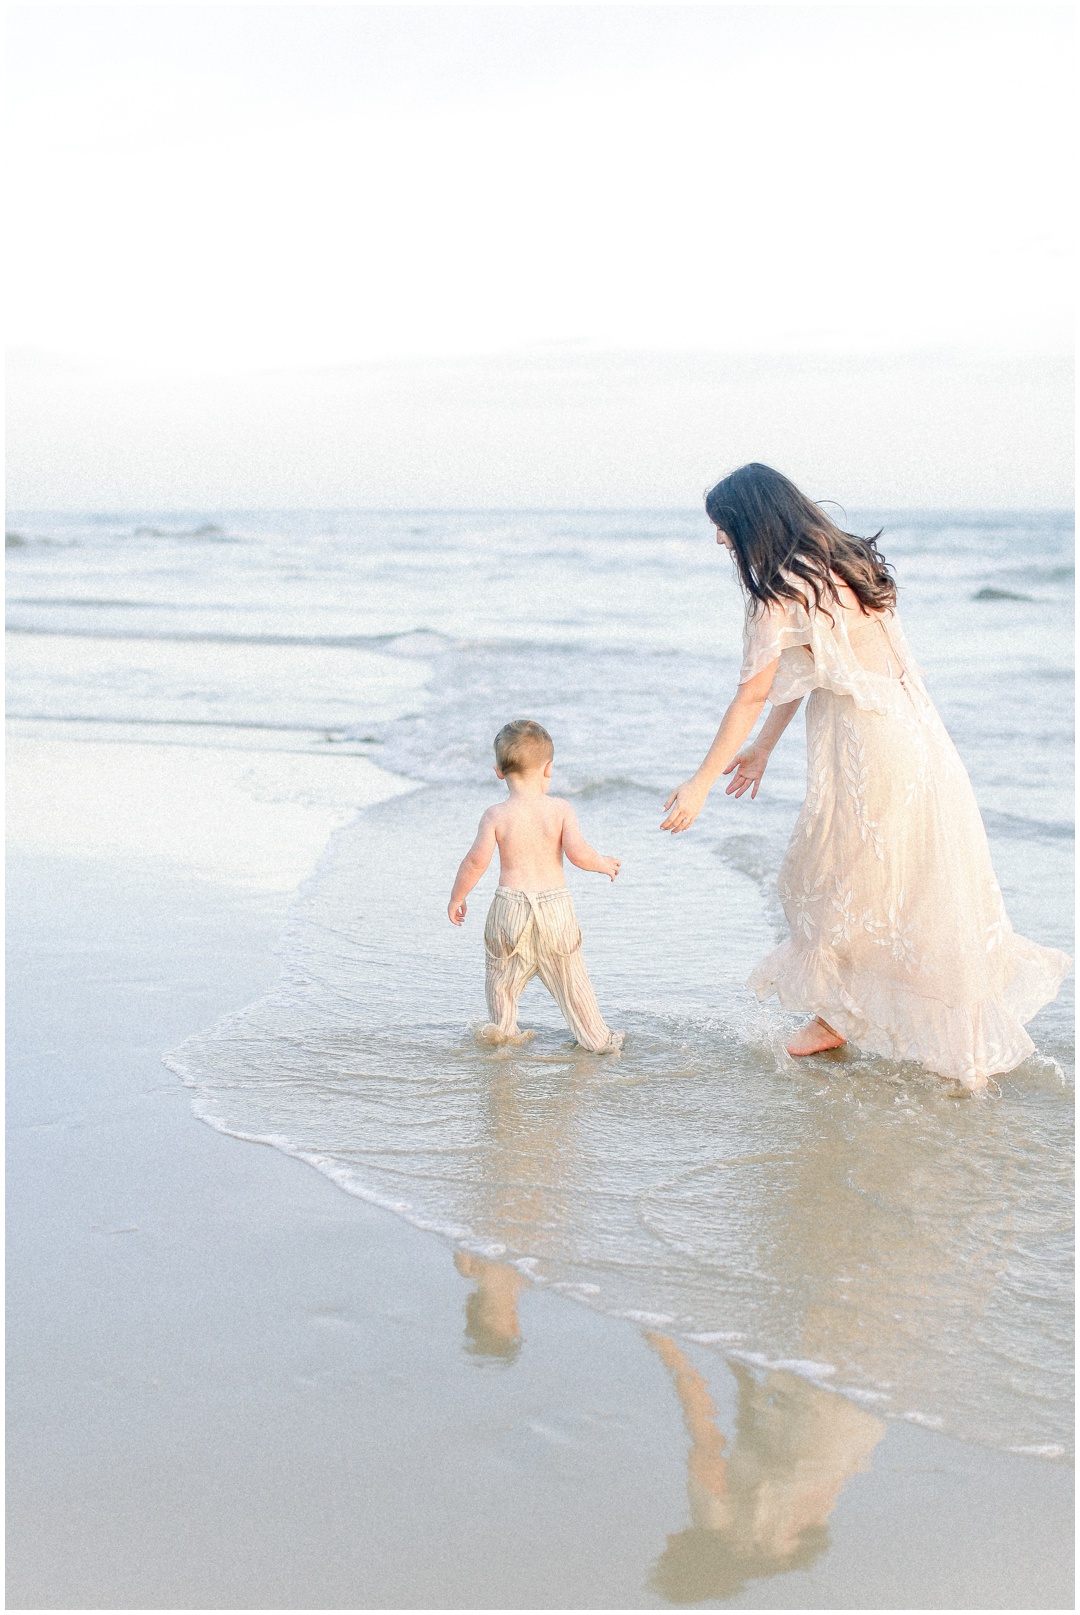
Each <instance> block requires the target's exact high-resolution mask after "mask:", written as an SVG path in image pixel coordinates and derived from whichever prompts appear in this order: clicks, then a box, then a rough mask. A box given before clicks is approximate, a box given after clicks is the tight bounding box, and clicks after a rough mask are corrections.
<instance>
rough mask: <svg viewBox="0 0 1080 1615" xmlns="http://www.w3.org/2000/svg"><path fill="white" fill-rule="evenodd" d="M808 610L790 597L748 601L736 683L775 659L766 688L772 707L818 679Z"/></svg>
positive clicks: (796, 696)
mask: <svg viewBox="0 0 1080 1615" xmlns="http://www.w3.org/2000/svg"><path fill="white" fill-rule="evenodd" d="M812 642H813V630H812V626H811V622H810V613H809V612H808V611H807V609H806V607H805V606H802V605H799V604H798V603H797V602H796V601H794V600H783V601H779V600H774V601H772V602H770V604H769V605H767V606H760V605H758V603H757V602H756V601H754V602H752V603H751V606H750V607H749V608H748V610H747V613H746V623H745V626H744V628H743V662H742V669H741V671H740V673H739V683H740V684H745V683H746V682H747V680H748V679H752V678H754V676H755V675H756V674H758V673H760V672H761V671H762V670H763V669H764V668H766V667H768V665H769V663H770V662H775V661H777V660H779V664H780V665H779V666H778V667H777V669H776V673H775V675H774V677H773V681H772V687H771V689H770V690H769V697H768V698H769V700H770V701H771V702H772V704H773V705H774V706H784V705H785V704H786V703H787V702H788V701H798V700H799V699H800V697H802V696H804V695H807V694H808V693H809V691H811V690H813V689H815V688H816V687H817V685H818V683H819V682H820V680H819V679H818V677H817V669H816V666H815V662H814V657H813V655H812V653H811V651H810V649H809V646H810V645H811V644H812Z"/></svg>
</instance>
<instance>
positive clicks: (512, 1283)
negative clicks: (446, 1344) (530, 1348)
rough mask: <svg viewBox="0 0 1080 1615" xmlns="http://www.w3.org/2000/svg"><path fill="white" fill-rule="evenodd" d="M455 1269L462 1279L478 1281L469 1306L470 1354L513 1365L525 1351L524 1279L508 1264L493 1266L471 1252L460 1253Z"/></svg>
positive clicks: (468, 1299) (467, 1302) (467, 1321)
mask: <svg viewBox="0 0 1080 1615" xmlns="http://www.w3.org/2000/svg"><path fill="white" fill-rule="evenodd" d="M454 1266H455V1267H456V1268H457V1270H458V1272H459V1273H460V1274H461V1276H462V1278H466V1279H475V1280H476V1289H475V1290H473V1291H472V1292H471V1294H470V1295H469V1296H468V1298H467V1300H466V1302H465V1335H466V1338H467V1339H468V1341H469V1345H468V1346H467V1347H466V1350H467V1351H469V1352H471V1353H472V1354H473V1355H474V1356H476V1357H494V1358H496V1359H498V1360H499V1361H501V1362H504V1363H512V1362H513V1361H514V1359H515V1358H516V1357H517V1354H518V1352H519V1351H520V1350H521V1325H520V1323H519V1322H518V1310H517V1298H518V1293H519V1291H520V1290H521V1289H522V1288H523V1287H524V1284H525V1280H524V1278H522V1276H521V1274H520V1273H518V1272H516V1271H515V1269H514V1268H512V1267H511V1266H510V1265H509V1264H508V1263H507V1262H491V1261H488V1260H487V1259H486V1257H483V1256H474V1255H473V1254H472V1252H471V1251H457V1252H456V1253H455V1255H454Z"/></svg>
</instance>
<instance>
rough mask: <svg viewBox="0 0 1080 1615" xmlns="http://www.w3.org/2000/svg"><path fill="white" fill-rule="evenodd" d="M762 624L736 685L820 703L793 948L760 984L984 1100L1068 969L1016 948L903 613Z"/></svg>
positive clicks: (1046, 955) (809, 717)
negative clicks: (771, 669)
mask: <svg viewBox="0 0 1080 1615" xmlns="http://www.w3.org/2000/svg"><path fill="white" fill-rule="evenodd" d="M832 616H833V619H834V620H833V621H832V622H830V619H829V615H828V613H827V612H825V611H820V610H814V609H810V610H807V609H806V608H804V607H803V606H801V605H796V604H793V603H791V602H785V603H784V604H783V605H777V604H774V605H772V606H770V607H769V608H768V609H761V610H758V611H756V612H755V611H750V612H749V613H748V615H747V622H746V632H745V657H744V661H743V668H742V672H741V674H740V680H741V682H745V681H746V680H747V679H749V678H752V677H753V676H754V675H755V673H758V672H760V671H761V670H762V669H763V668H765V667H767V666H768V665H769V663H770V662H772V661H774V660H776V658H777V657H779V665H778V667H777V669H776V674H775V676H774V678H773V682H772V687H771V689H770V691H769V700H770V701H771V702H772V703H773V705H774V706H782V705H784V704H785V703H787V702H789V701H795V700H798V699H799V697H801V696H807V695H808V696H809V701H808V702H807V707H806V739H807V780H806V786H807V788H806V801H805V802H804V804H803V807H802V810H801V812H800V814H799V817H798V819H797V821H796V824H795V829H794V831H793V833H792V837H791V841H790V844H789V846H788V849H787V852H786V854H785V856H784V861H783V863H782V865H781V868H780V877H779V883H778V884H779V892H780V898H781V901H782V902H783V905H784V912H785V914H786V915H787V920H788V924H789V926H790V927H791V937H790V939H789V940H788V941H787V942H784V943H782V944H781V946H780V947H778V948H776V949H775V950H774V951H773V952H772V953H770V954H769V955H768V956H767V957H766V958H765V959H763V960H762V961H761V963H760V964H759V965H758V966H757V968H756V969H755V970H754V972H753V973H752V975H751V977H750V981H749V984H748V985H749V986H750V987H751V988H752V989H753V990H754V991H755V992H756V993H757V995H758V997H759V998H768V997H769V996H770V995H771V994H773V993H775V994H776V995H777V997H778V998H779V1000H780V1002H781V1004H782V1005H783V1007H784V1008H785V1009H788V1010H797V1011H801V1012H803V1013H806V1014H810V1015H820V1016H821V1018H822V1019H823V1020H825V1021H827V1022H828V1024H829V1025H830V1026H832V1027H834V1028H835V1029H836V1030H837V1031H838V1032H841V1033H843V1035H844V1036H845V1037H846V1038H849V1039H850V1040H851V1041H852V1042H853V1043H855V1044H857V1045H858V1046H859V1047H860V1048H862V1049H864V1050H866V1051H867V1052H868V1053H872V1054H881V1055H885V1056H887V1057H888V1058H891V1059H896V1060H918V1061H920V1062H921V1063H922V1064H923V1065H924V1066H926V1067H927V1068H928V1069H929V1070H931V1071H935V1072H938V1073H939V1074H940V1075H942V1076H944V1077H949V1078H952V1079H954V1080H955V1081H957V1082H959V1083H961V1084H962V1085H963V1086H964V1087H965V1088H969V1089H977V1088H982V1087H985V1085H986V1081H987V1078H988V1077H990V1076H992V1075H993V1074H994V1073H995V1072H1003V1071H1009V1070H1011V1069H1012V1067H1013V1066H1016V1065H1019V1064H1020V1062H1021V1061H1022V1060H1023V1059H1025V1057H1026V1056H1027V1055H1028V1054H1030V1053H1031V1052H1032V1050H1033V1049H1034V1044H1033V1043H1032V1041H1031V1038H1030V1037H1029V1036H1028V1034H1027V1032H1026V1031H1025V1030H1024V1022H1025V1021H1028V1020H1030V1019H1031V1017H1032V1016H1033V1015H1034V1014H1035V1012H1036V1010H1038V1009H1041V1008H1042V1006H1043V1005H1044V1004H1046V1003H1049V1001H1050V1000H1051V999H1052V998H1053V997H1054V996H1055V994H1056V993H1057V990H1058V988H1059V986H1060V985H1061V982H1062V980H1063V978H1064V977H1065V975H1066V974H1067V973H1068V970H1069V967H1070V964H1071V961H1070V959H1069V957H1068V955H1067V954H1064V953H1060V952H1058V951H1057V950H1056V949H1054V948H1043V947H1039V946H1038V945H1037V944H1036V943H1034V942H1029V941H1027V940H1026V939H1025V938H1024V937H1021V936H1017V934H1016V932H1015V931H1014V930H1013V928H1012V926H1011V925H1010V923H1009V917H1008V915H1007V914H1006V912H1005V905H1004V903H1003V901H1002V897H1001V888H1000V887H999V886H998V883H997V880H996V878H995V876H994V870H993V866H992V864H991V862H990V849H989V847H988V845H987V841H986V832H985V830H984V829H983V823H982V819H981V817H980V815H979V809H978V806H977V804H976V801H975V796H974V793H973V791H972V789H971V782H970V781H969V779H968V777H967V773H966V771H965V769H964V765H963V763H962V762H961V761H960V757H959V755H958V753H957V750H956V747H955V746H954V745H953V743H952V741H951V740H950V739H949V736H948V734H947V732H946V730H945V726H944V724H943V723H942V721H941V719H940V718H939V717H938V714H937V712H936V711H935V709H934V706H933V703H932V702H931V700H930V697H929V696H928V695H927V693H926V688H925V686H924V684H923V681H922V678H921V676H920V674H919V672H918V670H917V668H916V666H915V663H914V661H913V660H912V657H911V653H910V651H909V649H908V646H907V642H906V640H905V638H904V634H903V630H902V629H901V627H900V623H899V620H898V618H897V616H896V614H895V613H887V614H885V615H883V616H865V615H863V613H861V612H859V611H856V610H851V609H849V608H843V607H839V606H836V607H833V608H832Z"/></svg>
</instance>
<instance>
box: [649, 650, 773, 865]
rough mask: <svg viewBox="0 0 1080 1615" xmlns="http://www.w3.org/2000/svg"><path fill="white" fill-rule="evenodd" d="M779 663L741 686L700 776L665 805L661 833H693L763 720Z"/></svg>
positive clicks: (764, 669) (709, 750) (684, 786)
mask: <svg viewBox="0 0 1080 1615" xmlns="http://www.w3.org/2000/svg"><path fill="white" fill-rule="evenodd" d="M779 660H780V658H779V657H777V658H776V661H773V662H770V663H769V665H768V667H763V668H762V669H761V672H760V673H755V675H754V677H753V678H752V679H747V681H746V683H745V684H740V685H739V688H738V689H737V690H736V692H735V698H734V700H733V701H732V703H731V705H730V706H729V707H728V709H727V711H726V712H725V713H724V716H723V720H722V722H721V724H720V727H719V729H718V730H717V731H716V739H715V740H714V741H713V743H712V745H711V746H710V747H709V749H708V752H707V753H706V754H705V758H704V760H703V762H702V764H701V766H700V768H699V769H698V771H697V773H696V774H694V775H693V777H692V778H691V779H688V780H684V782H683V783H682V784H681V785H680V786H679V788H678V790H677V791H672V793H671V795H670V796H669V797H668V799H667V801H666V802H665V803H664V811H665V812H666V813H667V815H668V816H667V818H666V819H665V820H664V822H663V824H662V825H661V826H660V828H661V830H670V831H671V833H672V834H673V835H677V834H678V832H679V831H680V830H689V828H690V826H691V825H692V824H693V822H694V820H695V819H696V818H697V816H698V814H699V813H700V812H701V809H702V808H703V806H704V805H705V798H706V797H707V796H708V794H709V792H710V791H711V790H712V788H713V786H714V785H715V784H716V782H717V780H718V779H719V778H720V775H721V774H722V773H723V772H724V770H725V769H726V768H727V766H728V764H729V763H730V762H731V760H732V758H733V757H734V756H735V754H736V752H737V751H738V750H739V747H740V746H741V745H742V744H743V742H744V740H745V739H746V737H747V735H748V734H749V733H750V731H751V729H752V728H753V727H754V725H755V723H757V721H758V719H759V718H760V716H761V709H762V707H763V706H764V705H765V702H766V700H767V698H768V694H769V690H770V688H771V686H772V681H773V675H774V674H775V672H776V668H777V663H778V662H779Z"/></svg>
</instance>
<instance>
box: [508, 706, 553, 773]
mask: <svg viewBox="0 0 1080 1615" xmlns="http://www.w3.org/2000/svg"><path fill="white" fill-rule="evenodd" d="M554 755H555V747H554V744H553V743H552V739H551V736H550V735H549V734H548V732H547V730H546V729H545V728H544V726H543V724H541V723H534V722H533V720H532V719H531V718H514V719H512V720H511V722H510V723H504V724H503V726H502V728H501V729H500V730H499V732H498V734H497V735H496V736H495V766H496V768H497V769H498V770H499V773H500V774H525V773H527V772H528V771H529V769H531V768H542V767H543V766H544V764H545V763H546V762H549V761H550V760H551V758H552V757H554Z"/></svg>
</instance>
